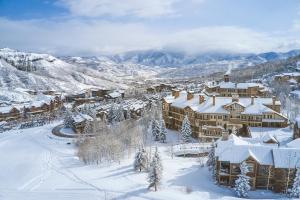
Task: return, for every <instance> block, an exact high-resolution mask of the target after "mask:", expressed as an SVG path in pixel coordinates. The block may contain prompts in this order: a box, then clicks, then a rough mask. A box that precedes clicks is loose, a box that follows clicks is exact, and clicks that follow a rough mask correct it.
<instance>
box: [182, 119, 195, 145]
mask: <svg viewBox="0 0 300 200" xmlns="http://www.w3.org/2000/svg"><path fill="white" fill-rule="evenodd" d="M180 133H181V138H182V141H183V142H185V143H188V142H190V141H191V136H192V128H191V124H190V121H189V119H188V117H187V116H185V117H184V119H183V122H182V126H181V131H180Z"/></svg>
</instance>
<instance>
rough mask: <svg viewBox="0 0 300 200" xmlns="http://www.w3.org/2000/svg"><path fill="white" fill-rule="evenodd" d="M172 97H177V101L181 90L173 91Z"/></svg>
mask: <svg viewBox="0 0 300 200" xmlns="http://www.w3.org/2000/svg"><path fill="white" fill-rule="evenodd" d="M172 96H173V97H175V99H176V98H177V97H179V90H175V89H174V90H172Z"/></svg>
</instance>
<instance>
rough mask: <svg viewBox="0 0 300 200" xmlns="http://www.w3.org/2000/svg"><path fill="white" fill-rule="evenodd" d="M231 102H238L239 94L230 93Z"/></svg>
mask: <svg viewBox="0 0 300 200" xmlns="http://www.w3.org/2000/svg"><path fill="white" fill-rule="evenodd" d="M231 96H232V102H239V95H238V94H232V95H231Z"/></svg>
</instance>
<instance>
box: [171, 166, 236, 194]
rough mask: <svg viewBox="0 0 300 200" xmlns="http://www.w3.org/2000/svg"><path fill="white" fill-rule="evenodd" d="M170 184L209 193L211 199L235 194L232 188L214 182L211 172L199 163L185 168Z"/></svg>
mask: <svg viewBox="0 0 300 200" xmlns="http://www.w3.org/2000/svg"><path fill="white" fill-rule="evenodd" d="M168 183H169V184H170V185H173V186H180V187H187V188H191V189H192V190H193V191H194V192H204V193H208V194H209V197H210V198H211V199H217V198H221V197H224V196H225V195H228V196H233V193H232V191H231V190H229V189H227V188H224V187H220V186H218V185H216V184H214V180H213V178H212V177H211V172H209V171H208V169H207V168H206V167H203V168H200V166H199V165H193V166H192V167H190V168H186V169H183V170H182V171H181V174H179V175H177V176H176V177H175V178H174V179H172V180H170V181H168Z"/></svg>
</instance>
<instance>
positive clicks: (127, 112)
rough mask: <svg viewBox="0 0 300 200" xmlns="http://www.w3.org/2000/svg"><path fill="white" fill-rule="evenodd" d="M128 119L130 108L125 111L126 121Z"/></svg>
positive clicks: (129, 117)
mask: <svg viewBox="0 0 300 200" xmlns="http://www.w3.org/2000/svg"><path fill="white" fill-rule="evenodd" d="M129 119H131V110H130V108H128V109H127V111H126V120H129Z"/></svg>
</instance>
